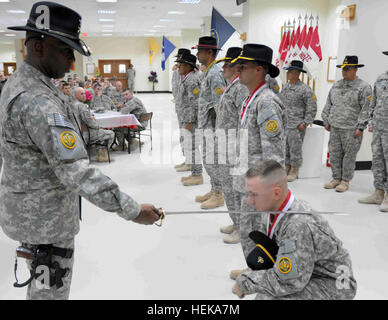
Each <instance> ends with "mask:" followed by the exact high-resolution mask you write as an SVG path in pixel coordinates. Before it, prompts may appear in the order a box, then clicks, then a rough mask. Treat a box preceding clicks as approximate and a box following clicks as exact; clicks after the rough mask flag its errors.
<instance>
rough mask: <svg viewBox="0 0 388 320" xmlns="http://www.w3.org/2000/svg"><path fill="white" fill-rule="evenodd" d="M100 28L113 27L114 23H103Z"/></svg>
mask: <svg viewBox="0 0 388 320" xmlns="http://www.w3.org/2000/svg"><path fill="white" fill-rule="evenodd" d="M101 27H102V28H113V27H114V25H113V24H103V25H101Z"/></svg>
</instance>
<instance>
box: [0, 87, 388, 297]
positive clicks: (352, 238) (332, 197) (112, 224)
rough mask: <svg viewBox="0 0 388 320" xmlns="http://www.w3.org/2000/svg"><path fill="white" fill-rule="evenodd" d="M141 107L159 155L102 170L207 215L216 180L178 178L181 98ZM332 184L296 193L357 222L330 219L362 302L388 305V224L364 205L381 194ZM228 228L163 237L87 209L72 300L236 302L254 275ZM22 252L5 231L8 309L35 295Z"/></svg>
mask: <svg viewBox="0 0 388 320" xmlns="http://www.w3.org/2000/svg"><path fill="white" fill-rule="evenodd" d="M139 98H140V99H142V100H143V101H144V103H145V105H146V107H147V109H148V110H149V111H153V112H154V119H153V130H154V145H153V146H154V150H153V153H152V154H151V153H150V146H149V143H148V142H146V144H145V146H144V149H143V151H142V153H141V155H140V154H139V153H138V150H137V151H136V152H135V153H132V154H131V155H128V154H127V153H125V152H121V153H114V154H113V157H114V158H115V159H116V161H115V162H114V163H112V164H110V165H108V164H103V165H101V164H97V165H98V167H100V168H101V170H102V171H103V172H104V173H105V174H107V175H108V176H110V177H111V178H112V179H113V180H114V181H116V182H117V183H118V184H119V185H120V186H121V188H122V190H123V191H125V192H127V193H128V194H130V195H131V196H133V197H134V198H135V199H136V200H137V201H138V202H140V203H153V204H155V206H157V207H163V208H165V209H168V210H170V211H177V210H184V211H186V210H199V204H198V203H195V202H194V197H195V196H196V195H198V194H203V193H206V192H207V191H208V190H209V183H208V177H207V176H206V178H205V180H206V182H205V184H204V185H201V186H195V187H183V186H182V185H181V183H180V177H182V176H184V175H185V174H186V173H176V172H175V170H174V169H173V165H174V164H177V163H181V162H182V159H181V158H180V148H179V143H178V132H177V122H176V117H175V111H174V107H173V104H172V102H171V98H172V96H171V95H170V94H155V95H153V94H143V95H139ZM158 136H159V138H160V137H161V136H162V137H163V136H164V138H163V141H166V140H170V141H171V144H172V146H173V148H171V146H170V145H171V144H170V143H167V144H166V145H163V146H159V145H160V144H159V143H158V140H160V139H158ZM145 141H148V140H147V138H145ZM329 179H330V169H327V168H324V167H322V171H321V178H319V179H305V180H298V181H296V182H294V183H292V184H290V188H291V189H292V191H293V192H294V194H295V195H296V197H298V198H300V199H304V200H306V201H308V202H310V203H311V204H312V205H313V207H314V208H315V209H317V210H325V211H339V210H340V211H345V212H348V213H349V214H350V215H349V216H327V219H328V220H329V222H330V224H331V226H332V227H333V229H334V230H335V232H336V234H337V235H338V237H339V238H340V239H341V240H342V241H343V242H344V246H345V248H347V249H348V250H349V251H350V254H351V257H352V261H353V268H354V273H355V277H356V280H357V281H358V293H357V297H356V298H357V299H387V298H388V292H387V278H388V250H387V246H388V231H387V229H388V214H384V213H378V210H377V206H373V205H361V204H359V203H358V202H357V199H358V198H359V197H362V196H364V195H367V194H368V193H369V192H370V191H372V189H373V184H372V183H373V178H372V174H371V172H370V171H358V172H356V174H355V178H354V180H353V181H352V184H351V188H350V190H349V191H348V192H346V193H344V194H339V193H336V192H335V191H331V190H325V189H323V188H322V185H323V183H324V182H326V181H328V180H329ZM223 209H226V208H223ZM226 224H229V218H228V217H227V216H226V215H216V214H209V213H206V212H205V213H203V214H198V215H184V214H182V215H177V216H170V217H168V218H167V220H166V221H165V225H164V226H163V227H162V228H158V227H156V226H149V227H144V226H140V225H137V224H134V223H131V222H127V221H125V220H123V219H121V218H119V217H118V216H116V215H115V214H111V213H106V212H103V211H102V210H100V209H99V208H97V207H95V206H93V205H92V204H90V203H89V202H86V201H83V222H82V224H81V232H80V233H79V235H77V237H76V253H75V265H74V274H73V284H72V291H71V298H72V299H145V300H147V299H236V296H234V295H233V294H232V293H231V288H232V286H233V281H232V280H230V279H229V278H228V275H229V272H230V270H231V269H234V268H240V267H245V262H244V260H243V255H242V251H241V248H240V245H225V244H224V243H223V242H222V235H221V233H220V232H219V227H220V226H222V225H226ZM16 246H17V243H16V242H14V241H12V240H10V239H8V238H7V237H6V236H5V235H4V234H3V233H2V231H0V252H1V259H0V299H24V298H25V289H15V288H13V287H12V284H13V281H14V279H13V265H14V250H15V248H16ZM20 269H21V270H20V277H21V278H22V276H23V275H24V276H27V274H26V270H25V269H26V268H25V267H24V266H23V264H21V267H20ZM22 269H24V271H22ZM253 297H254V296H249V297H247V298H246V299H252V298H253Z"/></svg>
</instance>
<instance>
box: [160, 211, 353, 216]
mask: <svg viewBox="0 0 388 320" xmlns="http://www.w3.org/2000/svg"><path fill="white" fill-rule="evenodd" d="M277 213H287V214H305V215H310V216H311V215H320V214H325V215H334V216H348V215H349V213H346V212H334V211H227V210H225V211H217V210H215V211H205V210H201V211H164V214H165V215H166V216H169V215H179V214H277Z"/></svg>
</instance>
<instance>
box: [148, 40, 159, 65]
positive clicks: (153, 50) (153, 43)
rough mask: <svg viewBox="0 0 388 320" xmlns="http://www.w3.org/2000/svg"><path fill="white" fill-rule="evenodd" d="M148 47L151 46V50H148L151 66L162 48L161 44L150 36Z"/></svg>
mask: <svg viewBox="0 0 388 320" xmlns="http://www.w3.org/2000/svg"><path fill="white" fill-rule="evenodd" d="M148 47H149V51H148V54H149V62H150V66H152V60H153V59H154V58H155V56H156V54H157V53H158V51H159V49H160V45H159V44H158V43H157V42H156V41H155V40H154V39H153V38H149V40H148Z"/></svg>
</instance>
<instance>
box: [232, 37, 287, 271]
mask: <svg viewBox="0 0 388 320" xmlns="http://www.w3.org/2000/svg"><path fill="white" fill-rule="evenodd" d="M272 54H273V51H272V49H271V48H269V47H267V46H265V45H261V44H246V45H244V47H243V51H242V53H241V55H240V56H239V57H238V58H237V59H235V60H233V61H232V63H236V62H237V63H239V64H240V82H241V83H242V84H244V85H246V86H247V87H248V90H249V96H248V97H247V98H246V99H245V100H244V102H243V105H242V109H241V113H240V128H239V138H238V140H237V143H238V147H237V151H238V154H237V161H236V165H235V168H234V172H233V175H234V176H233V187H234V192H235V197H236V198H235V206H236V208H240V210H239V211H242V212H249V211H253V210H254V208H253V207H252V206H250V205H249V204H248V193H247V192H246V188H245V173H246V171H247V169H248V168H249V167H250V166H252V165H254V164H256V163H258V162H260V161H262V160H269V159H272V160H276V161H278V162H279V163H281V164H282V165H284V160H285V149H286V126H287V118H286V110H285V107H284V105H283V103H282V101H281V100H280V98H279V97H278V96H277V95H276V94H275V93H274V92H273V91H272V90H271V89H269V88H268V86H267V84H266V83H265V81H264V80H265V76H266V74H269V75H270V76H271V77H272V78H275V77H277V76H278V75H279V69H278V68H277V67H275V66H274V65H272V63H271V62H272ZM246 219H248V217H247V216H244V215H240V217H239V224H240V226H239V227H240V229H241V225H242V224H246V223H248V222H247V221H246ZM239 234H240V240H241V241H242V240H243V237H245V236H247V235H245V234H243V232H242V231H241V230H239ZM232 272H233V271H232Z"/></svg>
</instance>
